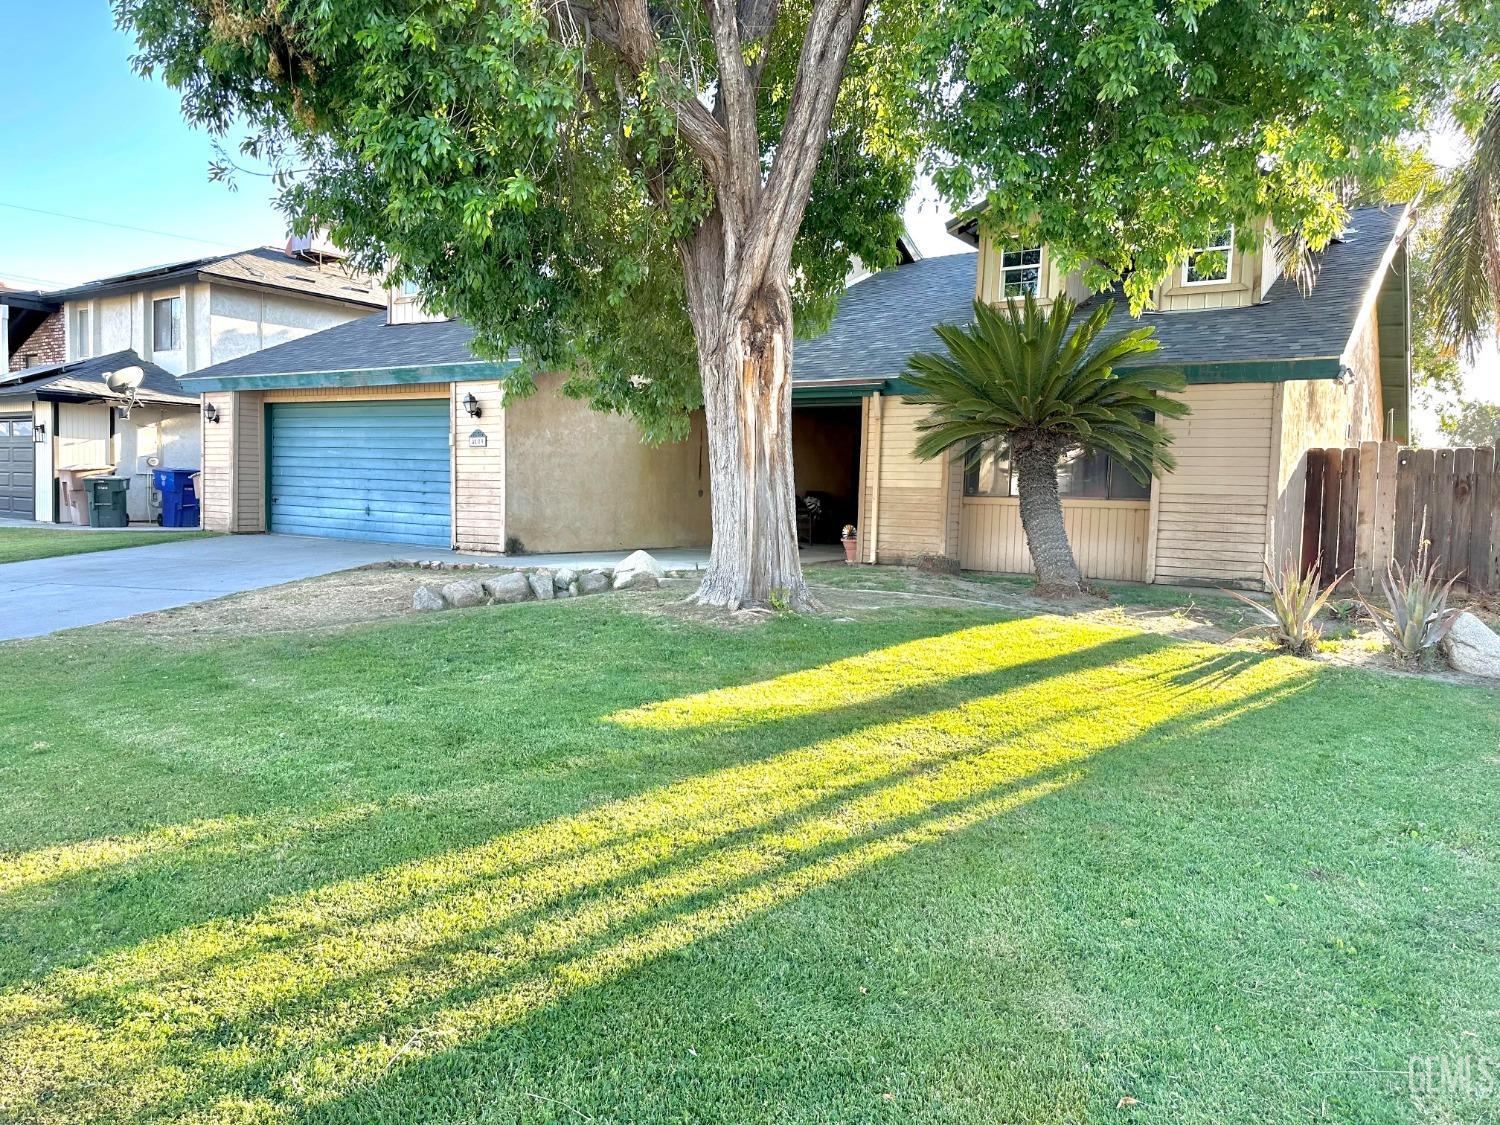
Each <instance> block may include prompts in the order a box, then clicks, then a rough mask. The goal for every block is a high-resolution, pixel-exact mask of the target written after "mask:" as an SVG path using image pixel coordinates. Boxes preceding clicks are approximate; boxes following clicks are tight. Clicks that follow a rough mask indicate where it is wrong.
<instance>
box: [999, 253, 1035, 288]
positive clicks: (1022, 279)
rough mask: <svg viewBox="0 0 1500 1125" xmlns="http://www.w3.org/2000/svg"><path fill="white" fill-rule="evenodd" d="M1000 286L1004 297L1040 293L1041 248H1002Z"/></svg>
mask: <svg viewBox="0 0 1500 1125" xmlns="http://www.w3.org/2000/svg"><path fill="white" fill-rule="evenodd" d="M1000 286H1001V290H1000V291H1001V293H1002V295H1004V296H1006V297H1025V296H1026V295H1027V294H1028V293H1029V294H1030V295H1031V296H1033V297H1040V296H1041V294H1042V248H1041V247H1040V246H1033V247H1031V249H1029V250H1027V249H1021V250H1003V251H1001V253H1000Z"/></svg>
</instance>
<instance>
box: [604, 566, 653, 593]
mask: <svg viewBox="0 0 1500 1125" xmlns="http://www.w3.org/2000/svg"><path fill="white" fill-rule="evenodd" d="M660 585H661V579H660V578H658V577H657V576H656V575H654V574H652V573H651V572H650V571H649V570H622V571H616V572H615V589H616V590H654V589H656V588H657V587H658V586H660Z"/></svg>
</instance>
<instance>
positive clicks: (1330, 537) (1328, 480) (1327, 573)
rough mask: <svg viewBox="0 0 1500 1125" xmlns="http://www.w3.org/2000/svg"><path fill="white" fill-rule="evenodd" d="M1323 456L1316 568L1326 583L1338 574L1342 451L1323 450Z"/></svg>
mask: <svg viewBox="0 0 1500 1125" xmlns="http://www.w3.org/2000/svg"><path fill="white" fill-rule="evenodd" d="M1323 456H1324V457H1325V458H1326V460H1325V461H1324V464H1323V520H1322V524H1323V527H1322V537H1321V539H1320V540H1319V543H1318V567H1319V569H1320V570H1321V571H1322V573H1323V580H1324V581H1325V582H1326V581H1330V580H1331V579H1332V578H1333V577H1334V576H1335V575H1336V574H1338V573H1339V557H1338V553H1339V503H1340V500H1341V494H1340V491H1339V490H1340V486H1341V485H1342V483H1343V479H1344V451H1343V450H1342V449H1325V450H1324V451H1323Z"/></svg>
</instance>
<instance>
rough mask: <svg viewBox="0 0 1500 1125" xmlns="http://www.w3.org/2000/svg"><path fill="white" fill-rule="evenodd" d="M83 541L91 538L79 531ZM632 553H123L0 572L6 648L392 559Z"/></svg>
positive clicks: (289, 548)
mask: <svg viewBox="0 0 1500 1125" xmlns="http://www.w3.org/2000/svg"><path fill="white" fill-rule="evenodd" d="M79 534H87V532H80V533H79ZM652 553H653V554H654V555H655V556H656V558H657V559H658V560H659V561H660V562H661V563H662V565H663V566H666V567H668V568H671V569H691V568H693V567H700V566H702V565H703V563H704V561H705V560H706V559H707V558H708V552H707V551H657V552H652ZM627 554H629V552H628V551H607V552H601V553H598V554H589V555H532V556H526V557H518V558H503V557H499V556H494V555H462V554H458V553H456V552H453V551H438V550H432V549H431V548H427V547H409V546H405V545H403V544H400V543H361V542H350V541H346V540H341V539H309V538H304V537H302V536H297V535H221V536H216V537H214V538H212V539H189V540H183V541H180V542H176V543H148V544H147V545H146V546H142V547H125V548H121V549H120V550H117V551H95V552H92V553H90V554H83V555H64V556H62V557H61V558H51V559H34V560H32V561H30V562H15V563H5V564H3V565H0V640H14V639H15V638H17V637H35V636H40V635H42V634H44V633H52V632H56V631H57V630H59V629H72V628H75V627H77V626H79V625H95V624H98V623H99V622H101V621H114V620H116V619H118V618H121V617H134V616H135V615H136V614H138V613H150V612H152V611H153V610H158V609H169V608H171V607H172V606H178V605H188V604H190V603H192V602H202V601H208V600H209V599H211V598H220V597H223V596H224V595H226V594H238V593H240V592H242V591H245V590H258V589H260V588H262V587H264V586H277V585H280V584H281V583H283V582H294V581H296V580H298V579H301V578H313V577H316V576H317V575H320V574H330V573H332V572H333V571H336V570H348V569H349V568H350V567H356V566H364V565H366V564H368V563H376V562H386V561H389V560H393V559H395V560H429V559H433V560H439V559H440V560H444V561H448V562H483V563H491V564H493V565H495V566H547V565H552V566H560V565H563V564H564V563H566V564H568V565H573V566H577V565H585V566H587V565H592V566H613V565H614V564H615V563H617V562H619V561H620V560H621V559H623V558H624V557H625V556H626V555H627Z"/></svg>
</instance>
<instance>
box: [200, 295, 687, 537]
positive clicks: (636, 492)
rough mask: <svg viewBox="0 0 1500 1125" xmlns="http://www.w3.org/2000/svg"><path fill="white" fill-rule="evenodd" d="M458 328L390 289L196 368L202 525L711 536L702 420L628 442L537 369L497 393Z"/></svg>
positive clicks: (380, 533) (359, 533)
mask: <svg viewBox="0 0 1500 1125" xmlns="http://www.w3.org/2000/svg"><path fill="white" fill-rule="evenodd" d="M472 338H473V332H472V331H471V330H470V329H469V328H468V327H467V326H466V325H464V324H462V323H460V322H458V321H454V320H449V319H446V318H440V317H434V316H430V315H428V314H427V313H425V312H424V311H423V310H422V308H421V306H420V303H419V302H418V300H417V299H416V297H415V296H413V295H411V294H409V293H404V292H400V291H393V292H391V293H390V294H389V307H388V309H387V311H385V312H382V313H378V314H375V315H373V316H367V317H364V318H363V319H361V320H357V321H354V322H352V323H349V324H345V325H341V326H339V327H337V328H331V329H329V330H328V331H326V332H320V333H318V334H317V335H314V336H309V337H306V338H305V339H301V340H296V341H293V342H292V343H288V344H283V345H281V346H280V347H275V348H268V349H266V350H265V351H261V352H256V353H255V354H253V355H247V356H243V357H241V358H239V359H234V360H230V361H228V362H227V363H219V364H215V365H214V366H212V367H210V368H207V369H205V370H202V371H197V372H194V373H193V374H192V375H190V376H188V377H187V378H184V379H183V380H182V382H183V386H184V387H186V388H188V389H190V390H193V391H197V392H201V394H202V395H203V403H204V412H205V416H208V415H209V414H210V412H211V413H212V417H213V420H212V421H210V422H206V423H205V425H204V437H203V441H204V473H203V477H204V479H203V490H202V495H201V497H200V500H201V502H202V506H203V525H204V527H206V528H209V529H213V530H218V531H233V532H259V531H272V532H286V533H292V534H298V535H319V536H328V537H331V538H345V539H373V540H380V541H388V542H398V543H413V544H419V545H423V546H432V547H449V546H454V547H458V548H460V549H462V550H471V551H494V552H498V551H503V550H506V549H510V550H513V551H514V550H517V549H525V550H531V551H584V550H604V549H610V548H621V547H633V546H648V547H678V546H696V545H701V544H703V543H706V542H707V541H708V526H709V514H708V479H707V451H706V449H705V447H704V435H703V427H702V421H701V418H700V419H696V420H695V422H694V426H693V431H692V434H691V436H690V438H689V439H688V440H687V441H685V442H679V443H676V444H671V445H664V446H654V447H653V446H648V445H645V444H643V443H642V442H641V440H640V431H639V430H638V428H637V427H636V424H635V423H634V422H633V421H631V420H630V419H629V418H624V417H620V416H618V415H608V414H601V413H598V412H596V411H593V410H591V409H590V408H589V406H588V404H587V403H584V402H581V401H579V400H577V399H573V398H569V397H567V396H565V395H562V394H561V393H559V391H558V386H559V384H560V383H561V381H562V380H561V378H560V377H559V376H556V375H548V376H544V377H542V378H541V379H539V380H538V383H539V386H538V388H537V391H536V393H534V394H532V395H530V396H528V397H526V398H523V399H519V400H517V401H513V402H512V403H510V404H509V405H506V404H505V403H504V401H503V394H502V392H501V390H500V386H499V380H500V378H501V377H502V375H503V374H504V373H505V371H506V367H507V365H506V364H504V363H495V362H490V361H486V360H482V359H479V358H478V357H476V356H475V354H474V352H473V351H472V350H471V348H470V341H471V340H472Z"/></svg>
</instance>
